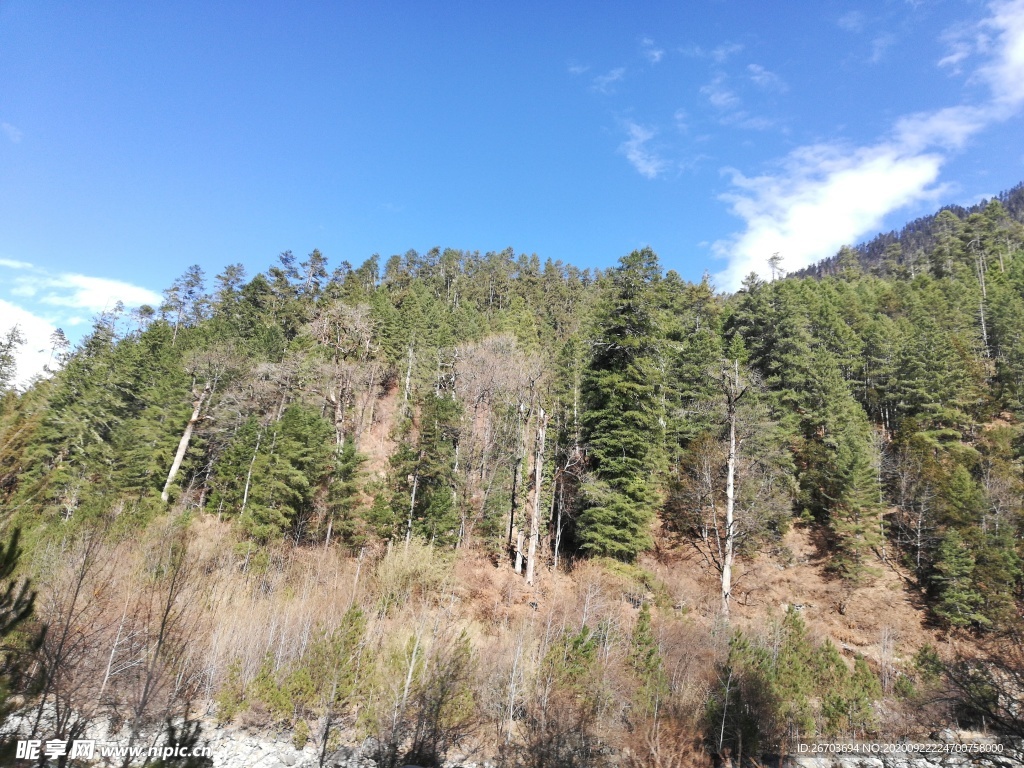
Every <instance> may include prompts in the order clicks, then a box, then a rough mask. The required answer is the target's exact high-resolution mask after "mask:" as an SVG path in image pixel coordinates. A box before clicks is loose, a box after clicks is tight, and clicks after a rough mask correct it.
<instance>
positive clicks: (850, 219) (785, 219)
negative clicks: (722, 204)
mask: <svg viewBox="0 0 1024 768" xmlns="http://www.w3.org/2000/svg"><path fill="white" fill-rule="evenodd" d="M942 161H943V157H942V156H941V155H939V154H935V153H929V154H920V155H915V154H912V153H911V154H907V153H904V152H901V151H900V148H899V147H898V146H894V145H889V144H886V143H882V144H879V145H877V146H874V147H865V148H860V149H852V148H848V147H842V146H837V145H813V146H809V147H802V148H800V149H798V150H796V151H795V152H793V153H792V154H791V155H790V156H789V157H787V158H786V160H785V161H784V162H783V163H782V166H781V168H780V169H779V170H778V172H776V173H775V174H768V175H764V176H757V177H754V178H748V177H746V176H744V175H743V174H741V173H740V172H738V171H735V170H733V171H731V176H732V185H733V188H734V191H733V192H731V193H729V194H726V195H723V196H722V199H723V200H725V201H726V202H728V203H729V204H730V207H731V209H732V212H733V213H734V214H736V215H737V216H739V217H740V218H741V219H743V220H744V221H746V223H747V228H746V230H745V231H744V232H742V233H740V234H739V235H738V236H736V237H735V238H733V239H731V240H726V241H720V242H718V243H716V244H715V250H716V252H718V253H719V254H720V255H725V256H728V257H729V267H728V268H727V269H726V270H725V272H724V273H723V274H722V275H720V276H719V281H720V282H721V284H722V285H723V286H724V287H727V288H730V289H735V288H737V287H738V286H739V283H740V281H741V280H742V279H743V278H744V277H745V276H746V275H747V274H749V273H750V272H758V273H759V274H762V275H764V274H766V273H767V263H768V257H769V256H771V255H772V254H773V253H780V254H782V256H783V257H784V259H785V264H786V268H787V269H789V270H793V269H799V268H800V267H804V266H807V265H808V264H811V263H813V262H814V261H817V260H818V259H821V258H823V257H824V256H828V255H831V254H833V253H835V251H836V250H838V248H839V247H840V246H842V245H843V244H844V243H850V242H852V241H853V240H855V239H856V238H857V237H859V236H860V235H861V234H863V233H864V232H867V231H868V230H870V229H872V228H875V227H877V226H878V224H879V223H880V222H881V221H882V219H883V218H884V217H885V215H886V214H888V213H889V212H891V211H893V210H896V209H897V208H900V207H903V206H905V205H908V204H910V203H912V202H916V201H919V200H925V199H932V198H934V197H935V195H936V194H937V193H938V192H939V191H941V190H940V189H939V188H936V187H934V186H933V185H934V183H935V181H936V179H937V178H938V175H939V169H940V167H941V166H942Z"/></svg>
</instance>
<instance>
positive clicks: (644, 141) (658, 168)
mask: <svg viewBox="0 0 1024 768" xmlns="http://www.w3.org/2000/svg"><path fill="white" fill-rule="evenodd" d="M626 133H627V134H628V136H629V138H628V139H626V140H625V141H624V142H622V144H620V145H619V151H620V152H621V153H622V154H624V155H625V156H626V159H627V160H628V161H629V162H630V164H631V165H632V166H633V167H634V168H635V169H636V171H637V173H639V174H640V175H641V176H645V177H646V178H648V179H653V178H656V177H657V176H658V174H660V173H661V172H662V171H664V170H665V168H666V167H667V166H668V163H667V162H666V161H665V160H664V159H663V158H661V157H660V156H659V155H658V154H657V152H655V151H654V150H653V149H651V147H650V146H649V142H650V141H651V139H653V138H654V137H655V135H657V132H656V131H655V130H654V129H653V128H648V127H646V126H643V125H640V124H639V123H635V122H632V121H629V122H627V123H626Z"/></svg>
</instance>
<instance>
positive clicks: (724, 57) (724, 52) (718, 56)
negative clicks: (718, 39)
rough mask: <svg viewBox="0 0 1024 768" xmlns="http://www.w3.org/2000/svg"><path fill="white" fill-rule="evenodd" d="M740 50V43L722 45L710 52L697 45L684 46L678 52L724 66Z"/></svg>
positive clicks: (741, 48) (741, 46)
mask: <svg viewBox="0 0 1024 768" xmlns="http://www.w3.org/2000/svg"><path fill="white" fill-rule="evenodd" d="M742 50H743V45H742V44H741V43H722V44H721V45H717V46H715V47H714V48H712V49H710V50H708V49H707V48H702V47H701V46H699V45H684V46H683V47H681V48H680V49H679V52H680V53H682V54H683V55H684V56H689V57H690V58H693V59H711V61H713V62H715V64H724V63H725V62H727V61H728V60H729V59H730V58H732V57H733V56H735V55H736V54H737V53H739V52H740V51H742Z"/></svg>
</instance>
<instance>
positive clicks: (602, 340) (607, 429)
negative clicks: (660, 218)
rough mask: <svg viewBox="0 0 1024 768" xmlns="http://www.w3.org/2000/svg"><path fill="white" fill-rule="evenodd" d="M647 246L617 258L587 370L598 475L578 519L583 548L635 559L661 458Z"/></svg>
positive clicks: (644, 538)
mask: <svg viewBox="0 0 1024 768" xmlns="http://www.w3.org/2000/svg"><path fill="white" fill-rule="evenodd" d="M659 277H660V268H659V266H658V259H657V256H655V255H654V253H653V252H652V251H651V250H650V249H644V250H642V251H634V252H633V253H631V254H630V255H629V256H625V257H623V258H622V259H621V260H620V264H619V267H618V269H616V270H615V272H614V274H613V276H612V280H611V285H610V295H609V296H608V298H607V299H606V301H605V303H604V305H603V307H602V308H601V310H600V311H599V315H598V319H597V327H596V329H595V330H596V333H595V339H594V341H593V343H592V353H591V358H590V361H589V364H588V366H587V369H586V370H585V372H584V376H583V386H582V396H583V402H584V416H583V438H584V441H585V442H586V445H587V455H588V458H589V461H590V467H591V471H592V473H593V479H592V480H591V481H590V482H589V484H588V486H587V488H586V489H585V493H586V494H587V502H586V505H585V508H584V509H583V510H582V511H581V513H580V515H579V517H578V520H577V529H576V532H577V538H578V544H579V547H580V549H581V550H582V551H584V552H587V553H588V554H596V555H609V556H612V557H616V558H620V559H622V560H627V561H628V560H632V559H634V558H635V557H636V556H637V554H638V553H639V552H641V551H643V550H644V549H646V548H647V547H648V546H650V542H651V537H650V532H649V530H648V528H649V524H650V521H651V519H652V517H653V515H654V506H655V503H656V498H657V496H656V491H655V486H654V483H653V477H652V476H653V474H654V473H655V472H657V471H658V469H659V468H660V465H661V463H662V456H661V455H660V446H661V445H662V440H661V433H662V430H663V428H662V406H661V397H660V389H661V382H660V376H659V371H658V343H659V339H658V334H659V329H658V327H657V324H656V317H657V316H656V308H655V303H654V302H655V293H654V290H653V286H654V284H655V283H656V282H657V280H658V279H659Z"/></svg>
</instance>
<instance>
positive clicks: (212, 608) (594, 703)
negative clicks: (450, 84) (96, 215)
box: [0, 188, 1024, 768]
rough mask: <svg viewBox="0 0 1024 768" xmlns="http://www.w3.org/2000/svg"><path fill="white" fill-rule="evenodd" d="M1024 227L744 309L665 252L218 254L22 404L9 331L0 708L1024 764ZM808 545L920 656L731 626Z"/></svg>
mask: <svg viewBox="0 0 1024 768" xmlns="http://www.w3.org/2000/svg"><path fill="white" fill-rule="evenodd" d="M1020 198H1021V188H1017V189H1016V190H1014V191H1013V192H1011V193H1008V194H1007V195H1004V196H1002V198H1000V199H995V200H992V201H988V202H986V203H984V204H983V205H979V206H977V207H975V208H973V209H969V210H968V209H944V210H943V211H941V212H940V213H939V214H937V215H936V216H935V217H931V218H929V219H928V220H927V222H926V224H927V226H925V225H924V224H921V225H920V226H912V227H910V228H908V229H906V230H904V232H902V233H900V234H899V235H896V234H893V235H891V236H887V238H881V239H880V240H878V241H874V243H873V244H869V245H868V246H862V247H860V248H857V249H855V248H844V249H842V250H841V251H840V253H839V254H838V255H837V256H836V257H835V258H834V259H831V260H829V261H828V262H827V263H824V264H823V265H821V266H819V268H817V269H816V270H813V271H812V272H813V274H812V273H808V274H804V275H802V276H800V275H794V276H791V277H784V276H783V268H784V266H785V263H784V261H781V262H780V260H779V259H775V260H773V262H772V265H773V266H772V271H773V274H771V275H764V276H758V275H750V276H749V277H748V278H747V279H746V280H745V282H744V284H743V287H742V289H741V290H739V291H737V292H736V293H735V294H724V293H722V292H720V291H718V290H717V289H716V287H715V286H714V285H713V284H712V283H711V281H710V279H709V278H705V279H704V280H703V281H702V282H700V283H698V284H694V283H689V282H686V281H685V280H683V279H682V278H680V276H679V275H678V274H676V273H675V272H673V271H667V272H666V271H665V270H663V269H662V267H661V265H660V264H659V261H658V258H657V256H656V255H655V253H654V252H652V251H651V250H649V249H644V250H639V251H636V252H633V253H631V254H629V255H626V256H624V257H623V258H622V259H621V260H620V262H619V263H618V265H617V266H616V267H614V268H611V269H608V270H581V269H577V268H576V267H573V266H569V265H566V264H563V263H561V262H557V261H550V260H548V261H546V262H543V263H542V262H541V261H540V260H539V259H538V257H537V256H528V255H522V254H519V255H517V254H515V253H514V252H513V251H511V250H507V251H503V252H501V253H487V254H480V253H476V252H464V251H455V250H440V249H435V250H432V251H430V252H428V253H425V254H420V253H417V252H415V251H409V252H408V253H406V254H404V255H395V256H392V257H390V258H388V259H386V260H382V259H380V258H378V257H377V256H374V257H372V258H370V259H369V260H367V261H366V262H365V263H363V264H362V265H360V266H358V267H353V266H352V265H350V264H348V263H347V262H342V263H341V264H340V265H337V266H336V267H333V268H332V266H331V265H329V264H328V261H327V258H326V257H325V256H324V255H323V254H321V253H320V252H319V251H313V252H312V253H310V254H309V255H308V256H306V257H305V258H301V257H297V256H295V255H293V254H292V253H290V252H286V253H283V254H281V255H280V257H279V258H278V261H277V263H276V264H275V265H274V266H272V267H270V268H269V269H268V270H267V271H266V272H264V273H260V274H257V275H255V276H252V277H250V276H248V275H246V273H245V270H244V269H243V267H242V266H241V265H238V264H235V265H230V266H228V267H226V268H224V269H222V270H220V271H219V273H218V274H216V276H215V277H213V278H212V279H208V278H207V275H206V274H205V272H204V269H203V268H202V267H201V266H199V265H196V266H192V267H190V268H189V269H188V270H187V271H186V272H185V273H184V274H183V275H182V276H181V277H180V278H179V279H178V280H176V281H175V282H174V284H173V285H172V286H171V287H170V288H168V289H167V290H166V291H165V292H164V297H165V300H164V302H163V304H162V305H161V306H159V307H149V306H142V307H139V308H136V309H131V310H130V311H129V310H126V309H124V308H122V307H117V308H116V309H115V310H114V311H111V312H109V313H105V314H103V315H101V316H99V317H98V318H96V322H95V325H94V327H93V329H92V331H91V333H90V334H89V335H88V336H87V337H85V339H84V340H83V341H82V342H81V343H80V344H79V345H78V346H77V347H75V348H74V349H71V348H69V345H68V344H67V342H66V340H65V339H64V337H63V334H60V333H57V334H55V335H54V339H53V349H52V357H51V361H52V362H51V368H52V371H51V372H50V375H48V376H46V377H43V378H40V379H39V380H37V381H36V382H34V383H33V384H32V386H30V387H28V388H27V389H25V390H24V391H15V390H14V389H13V388H12V387H11V386H10V383H11V381H12V379H13V360H14V353H15V351H16V348H17V345H18V344H19V343H20V337H19V334H18V331H17V329H10V330H9V331H8V332H7V333H6V335H5V336H4V341H3V342H2V345H0V385H2V386H3V394H2V396H0V505H2V528H3V532H4V535H5V536H6V540H7V542H8V543H7V544H5V549H4V550H3V551H2V552H0V554H2V555H3V557H0V561H2V562H0V578H2V579H3V588H4V589H5V590H6V591H5V592H0V598H2V600H0V634H3V636H4V649H5V651H4V657H3V665H4V666H3V673H4V680H5V687H4V688H3V691H2V697H0V698H2V699H3V705H2V710H0V711H2V712H3V713H7V714H9V715H12V717H13V718H14V719H13V720H12V722H13V721H14V720H17V722H18V723H19V726H18V727H19V728H21V733H22V734H23V736H22V737H24V734H27V733H32V734H34V735H35V737H37V738H38V737H39V734H42V737H43V738H50V737H56V738H63V739H71V738H74V737H75V736H76V735H77V734H81V733H84V732H85V729H87V728H89V727H92V725H94V724H95V723H97V722H100V721H104V722H111V723H114V724H115V725H116V727H118V728H121V729H122V731H121V732H122V733H124V734H127V737H126V738H128V739H130V740H131V741H132V742H133V743H135V742H140V743H141V742H142V741H145V740H146V739H152V738H157V736H155V735H154V734H157V733H163V734H164V736H160V738H174V739H193V740H195V739H199V738H201V733H200V731H199V730H198V728H199V722H200V721H199V719H197V718H199V717H200V716H201V715H202V716H208V717H215V718H217V719H218V720H219V721H220V722H224V723H229V722H236V723H242V724H244V725H246V726H247V727H251V728H257V729H258V728H267V727H275V728H279V729H280V728H284V729H287V730H288V731H289V732H290V733H292V734H293V740H294V743H295V744H296V747H297V748H301V747H303V746H307V745H311V746H309V748H310V749H312V748H314V747H315V749H316V750H317V754H319V755H321V756H325V755H327V754H328V752H329V751H331V750H333V749H335V748H336V747H337V746H338V745H339V744H343V743H346V742H348V743H353V742H355V741H356V740H361V739H365V738H367V737H370V738H371V739H372V743H373V745H374V750H375V752H374V755H375V759H376V760H377V762H378V764H379V765H381V766H398V765H404V764H406V763H416V764H419V765H440V764H441V762H442V761H443V760H444V759H445V758H446V757H448V756H451V755H458V754H462V755H469V754H478V755H487V756H490V757H491V758H492V759H494V760H496V761H499V762H500V764H501V765H504V766H523V767H524V768H525V766H533V767H535V768H541V767H542V766H599V765H604V764H620V765H627V764H633V765H638V766H640V765H642V766H680V765H691V764H702V762H703V761H707V762H708V764H710V760H711V757H712V756H719V757H721V756H723V755H730V754H731V755H733V756H735V757H737V758H739V759H740V760H743V759H744V758H746V757H752V756H759V755H762V754H780V753H785V752H787V751H789V750H792V749H793V747H794V745H795V744H797V743H801V742H808V741H813V740H814V739H817V738H822V739H832V740H835V739H839V738H844V739H854V738H876V739H877V738H887V739H893V738H904V737H910V736H912V735H914V734H920V733H927V732H928V731H929V730H932V729H934V728H937V727H942V726H945V725H950V724H953V725H958V726H961V727H964V728H974V729H978V730H989V729H991V730H993V731H995V732H996V733H1000V734H1006V735H1009V736H1016V737H1022V736H1024V713H1022V712H1021V709H1020V705H1019V701H1020V694H1021V692H1022V691H1024V645H1022V642H1021V639H1020V638H1021V628H1022V622H1024V613H1022V611H1024V560H1022V557H1024V544H1022V535H1024V495H1022V494H1024V475H1022V457H1024V439H1022V438H1024V431H1022V428H1021V415H1022V413H1024V223H1022V220H1024V207H1022V206H1021V205H1019V204H1018V203H1019V199H1020ZM922 232H926V236H925V235H921V234H920V233H922ZM915 233H917V234H918V235H920V236H915ZM883 240H884V242H883ZM879 244H880V245H879ZM769 277H770V278H772V279H771V280H768V279H767V278H769ZM796 535H799V536H804V537H806V538H807V540H809V541H813V542H814V546H815V552H816V558H817V559H816V560H815V561H814V562H815V563H817V564H818V565H819V566H820V567H819V570H820V572H821V578H822V579H824V580H825V581H827V582H828V584H830V585H831V586H830V589H834V590H835V591H836V594H839V595H848V596H854V595H856V594H859V592H858V590H866V589H868V588H870V587H871V585H873V584H876V583H877V582H878V580H879V579H880V578H882V576H883V574H898V576H899V581H898V582H897V584H898V585H900V589H901V590H902V592H903V593H906V594H907V595H909V596H911V598H912V599H913V601H914V605H915V606H916V609H917V610H918V612H919V615H920V622H921V625H922V627H923V630H922V632H923V633H924V634H923V635H922V637H927V638H930V640H929V642H923V641H922V642H919V641H916V640H915V641H913V642H912V641H911V640H910V639H909V638H903V641H902V645H901V641H900V638H895V639H894V638H892V637H890V638H889V640H888V641H885V642H880V644H878V643H874V642H873V643H872V644H871V646H870V647H868V646H867V645H865V646H864V647H863V648H857V647H853V646H851V645H850V644H849V643H847V642H846V641H844V640H842V638H838V637H828V636H827V635H823V634H821V633H818V632H815V631H812V625H813V622H814V617H813V616H811V614H810V612H809V611H808V610H804V611H801V610H800V609H799V608H794V607H793V606H789V607H788V610H787V609H780V608H779V606H778V605H773V606H767V605H765V606H762V608H761V609H758V611H754V612H751V610H748V609H747V608H746V607H744V606H743V605H740V602H741V601H740V596H739V592H738V591H737V586H736V585H737V580H738V579H739V578H740V576H741V574H743V573H744V572H745V569H747V568H749V567H753V565H752V564H753V563H755V562H762V561H771V562H772V563H775V564H776V565H775V566H773V567H777V568H778V569H785V568H787V567H789V565H790V561H791V560H792V553H791V552H790V551H789V550H788V549H787V545H786V542H787V541H790V538H787V537H792V536H796ZM682 569H689V572H692V573H695V574H696V578H697V579H698V580H700V582H701V583H702V584H703V585H704V588H705V589H706V590H707V594H708V595H710V596H711V597H710V598H709V599H708V600H705V601H703V602H699V603H698V601H697V600H695V599H694V598H693V595H687V594H680V592H681V590H680V589H678V588H677V587H675V586H673V584H674V582H673V581H672V579H673V578H674V576H672V574H673V573H677V572H679V571H680V570H682ZM852 599H853V598H852V597H851V600H852ZM844 600H845V599H844ZM876 607H877V611H878V612H884V611H886V610H887V609H888V606H887V605H886V604H878V605H877V606H876ZM820 610H821V611H826V610H828V611H832V612H836V613H837V615H838V614H843V615H846V613H847V603H846V602H844V601H840V602H839V603H837V605H836V606H835V607H834V608H833V607H826V606H821V607H820ZM854 619H856V617H854ZM886 642H888V645H886ZM1015 702H1016V703H1015ZM15 713H16V716H15ZM182 718H184V724H182ZM167 724H171V725H169V726H168V725H167ZM175 724H177V725H175ZM168 729H170V736H169V737H168V736H167V735H166V734H167V732H168ZM630 761H632V762H630Z"/></svg>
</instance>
